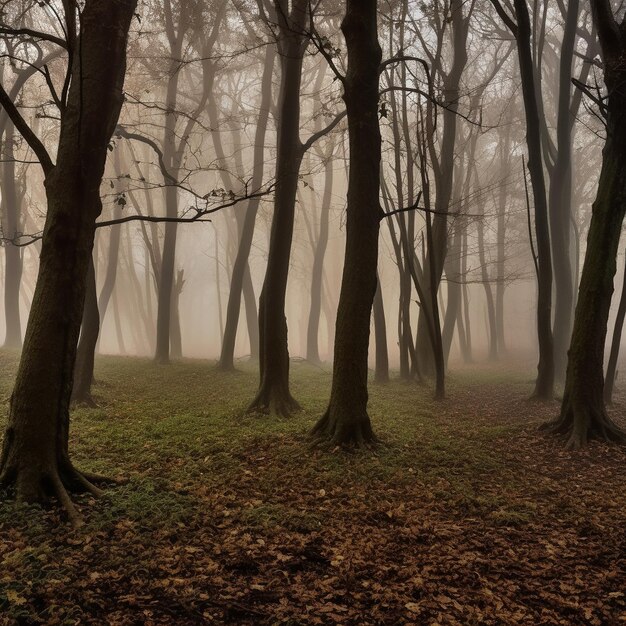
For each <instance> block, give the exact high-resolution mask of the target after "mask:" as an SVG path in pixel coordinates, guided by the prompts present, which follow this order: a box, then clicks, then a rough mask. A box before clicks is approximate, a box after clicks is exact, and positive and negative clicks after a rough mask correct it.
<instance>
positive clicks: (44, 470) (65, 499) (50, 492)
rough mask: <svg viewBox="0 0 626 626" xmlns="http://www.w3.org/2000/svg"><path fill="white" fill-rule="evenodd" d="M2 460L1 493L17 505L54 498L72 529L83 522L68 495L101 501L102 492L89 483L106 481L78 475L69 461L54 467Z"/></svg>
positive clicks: (89, 475) (43, 502) (99, 477)
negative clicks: (8, 494)
mask: <svg viewBox="0 0 626 626" xmlns="http://www.w3.org/2000/svg"><path fill="white" fill-rule="evenodd" d="M4 460H5V462H4V463H3V465H1V466H0V488H1V489H4V490H9V491H12V492H13V493H14V495H15V499H16V500H17V501H18V502H27V503H39V504H47V503H48V502H49V501H50V499H51V498H56V500H57V501H58V502H59V504H60V505H61V508H62V509H63V510H64V511H65V513H66V515H67V518H68V520H69V522H70V523H71V524H72V526H73V527H75V528H77V527H79V526H81V525H82V519H81V516H80V513H79V512H78V510H77V508H76V506H75V505H74V503H73V502H72V498H71V496H70V493H89V494H90V495H91V496H93V497H94V498H100V497H102V496H103V495H104V492H103V491H102V490H101V489H99V488H98V487H96V486H95V485H94V484H93V482H92V480H93V481H96V482H104V481H105V480H106V481H108V480H109V479H106V478H105V477H103V476H98V475H94V474H89V473H83V472H80V471H78V470H77V469H75V468H74V466H73V465H72V464H71V462H70V461H69V460H68V459H62V460H61V461H59V462H57V463H56V464H55V463H50V464H38V463H36V462H34V463H33V462H30V463H18V462H13V461H12V460H11V455H10V454H5V455H4Z"/></svg>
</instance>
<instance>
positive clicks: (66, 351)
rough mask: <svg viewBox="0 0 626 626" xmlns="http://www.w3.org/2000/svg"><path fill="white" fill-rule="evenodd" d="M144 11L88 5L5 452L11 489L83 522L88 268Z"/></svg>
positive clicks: (52, 171) (127, 1)
mask: <svg viewBox="0 0 626 626" xmlns="http://www.w3.org/2000/svg"><path fill="white" fill-rule="evenodd" d="M135 7H136V1H135V0H87V2H86V4H85V6H84V9H83V11H82V13H81V22H80V24H81V26H80V36H79V38H78V39H77V40H76V41H70V42H69V43H70V46H71V47H72V48H73V49H74V50H75V52H76V53H75V54H74V56H73V65H72V68H71V72H72V81H71V86H70V90H69V94H68V100H67V105H66V107H65V108H64V110H63V115H62V119H61V130H60V137H59V147H58V153H57V162H56V165H53V164H52V162H51V161H50V159H49V156H47V154H45V149H43V147H42V146H40V149H39V150H38V156H39V155H40V154H45V156H46V159H45V161H44V162H42V165H43V167H44V173H45V188H46V198H47V203H48V211H47V214H46V223H45V227H44V233H43V240H42V248H41V258H40V265H39V274H38V277H37V285H36V288H35V293H34V296H33V302H32V307H31V311H30V315H29V319H28V325H27V328H26V337H25V341H24V349H23V351H22V357H21V360H20V364H19V368H18V372H17V378H16V381H15V387H14V389H13V394H12V396H11V402H10V409H9V418H8V425H7V429H6V432H5V436H4V441H3V447H2V453H1V455H0V485H1V486H3V487H14V489H15V493H16V497H17V499H18V500H23V501H28V502H33V501H41V500H44V499H47V497H49V496H50V495H56V496H57V498H58V499H59V500H60V502H61V503H62V505H63V506H64V507H65V509H66V510H67V512H68V514H69V515H70V517H71V519H72V520H74V521H76V520H78V516H77V512H76V510H75V508H74V506H73V504H72V502H71V500H70V497H69V495H68V491H78V490H88V491H91V492H92V493H94V494H97V493H98V490H97V488H95V487H93V485H91V483H90V482H89V481H88V479H87V478H88V477H86V476H85V475H84V474H82V473H80V472H78V471H77V470H76V469H74V467H73V465H72V462H71V460H70V457H69V451H68V433H69V404H70V397H71V394H72V381H73V374H74V364H75V358H76V344H77V341H78V335H79V331H80V324H81V317H82V311H83V303H84V299H85V289H86V277H87V268H88V266H89V261H90V258H91V254H92V247H93V239H94V232H95V222H96V218H97V217H98V215H99V214H100V211H101V206H102V205H101V201H100V183H101V181H102V175H103V172H104V165H105V161H106V155H107V146H108V144H109V141H110V138H111V135H112V133H113V130H114V128H115V124H116V123H117V119H118V117H119V113H120V109H121V106H122V102H123V91H122V87H123V82H124V74H125V69H126V43H127V36H128V30H129V27H130V21H131V18H132V16H133V14H134V12H135ZM72 21H73V16H68V22H69V23H71V22H72ZM14 113H15V112H14ZM22 122H23V120H22ZM24 128H25V129H27V127H25V123H24ZM27 130H29V129H27ZM31 133H32V131H31ZM23 134H24V133H23ZM27 134H28V133H27ZM32 139H33V138H32V137H31V140H32ZM35 141H36V139H35Z"/></svg>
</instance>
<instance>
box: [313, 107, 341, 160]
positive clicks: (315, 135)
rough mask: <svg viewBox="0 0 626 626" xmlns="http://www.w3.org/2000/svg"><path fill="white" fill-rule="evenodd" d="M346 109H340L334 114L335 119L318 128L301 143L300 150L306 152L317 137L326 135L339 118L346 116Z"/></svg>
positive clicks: (339, 120) (337, 122)
mask: <svg viewBox="0 0 626 626" xmlns="http://www.w3.org/2000/svg"><path fill="white" fill-rule="evenodd" d="M346 113H347V112H346V111H342V112H341V113H339V114H338V115H336V116H335V119H334V120H333V121H332V122H330V124H328V126H326V127H325V128H322V129H321V130H318V131H317V132H316V133H313V134H312V135H311V136H310V137H309V138H308V139H307V140H306V141H305V142H304V143H303V144H302V150H303V151H304V152H306V151H307V150H308V149H309V148H310V147H311V146H312V145H313V144H314V143H315V142H316V141H317V140H318V139H321V138H322V137H323V136H324V135H327V134H328V133H329V132H330V131H331V130H333V128H335V126H337V124H339V122H341V120H342V119H343V118H344V117H345V116H346Z"/></svg>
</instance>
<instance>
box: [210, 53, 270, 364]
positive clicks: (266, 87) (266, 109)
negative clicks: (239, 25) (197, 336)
mask: <svg viewBox="0 0 626 626" xmlns="http://www.w3.org/2000/svg"><path fill="white" fill-rule="evenodd" d="M275 57H276V52H275V49H274V47H273V46H268V47H267V52H266V55H265V65H264V67H263V78H262V81H261V105H260V110H259V117H258V120H257V127H256V132H255V135H254V169H253V171H252V189H253V191H256V190H257V189H258V188H260V186H261V184H262V183H263V167H264V155H265V135H266V131H267V124H268V120H269V114H270V105H271V101H272V76H273V74H274V59H275ZM259 203H260V199H259V198H254V199H253V200H251V201H250V203H249V204H248V208H247V211H246V215H245V218H244V221H243V226H242V229H241V235H240V238H239V248H238V249H237V256H236V257H235V263H234V265H233V272H232V275H231V279H230V292H229V294H228V305H227V307H226V326H225V328H224V338H223V341H222V350H221V353H220V358H219V361H218V367H219V368H220V369H223V370H233V369H235V363H234V357H235V339H236V338H237V327H238V325H239V311H240V308H241V293H242V289H243V288H244V284H245V283H244V281H245V280H246V275H248V276H249V274H250V268H249V265H248V259H249V258H250V249H251V248H252V238H253V236H254V225H255V222H256V215H257V212H258V209H259ZM251 284H252V281H250V285H251ZM255 317H256V311H255ZM257 323H258V322H257ZM257 328H258V327H257ZM259 341H260V339H259V334H258V331H250V351H251V353H252V356H253V357H258V356H259V350H260V347H259Z"/></svg>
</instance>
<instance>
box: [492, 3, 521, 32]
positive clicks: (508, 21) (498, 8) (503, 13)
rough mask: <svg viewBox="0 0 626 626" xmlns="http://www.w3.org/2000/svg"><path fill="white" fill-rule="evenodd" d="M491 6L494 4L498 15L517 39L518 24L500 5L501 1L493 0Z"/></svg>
mask: <svg viewBox="0 0 626 626" xmlns="http://www.w3.org/2000/svg"><path fill="white" fill-rule="evenodd" d="M491 4H493V7H494V9H495V10H496V13H497V14H498V15H499V16H500V18H501V19H502V21H503V22H504V23H505V24H506V26H507V28H508V29H509V30H510V31H511V33H512V34H513V36H514V37H515V38H517V31H518V29H517V24H516V23H515V22H514V21H513V18H512V17H511V16H510V15H509V14H508V13H507V12H506V11H505V10H504V7H503V6H502V5H501V4H500V0H491Z"/></svg>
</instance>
